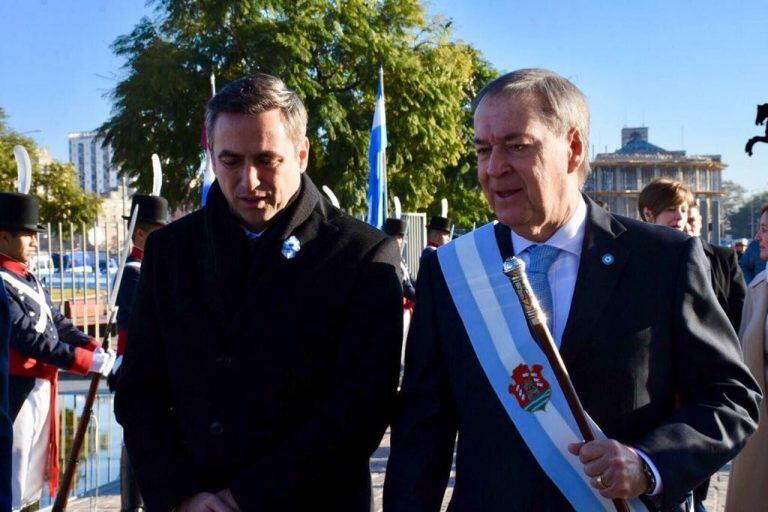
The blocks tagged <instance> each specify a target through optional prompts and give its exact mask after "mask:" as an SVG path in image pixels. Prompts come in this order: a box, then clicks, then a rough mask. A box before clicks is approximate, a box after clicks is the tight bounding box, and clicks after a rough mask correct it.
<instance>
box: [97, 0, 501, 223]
mask: <svg viewBox="0 0 768 512" xmlns="http://www.w3.org/2000/svg"><path fill="white" fill-rule="evenodd" d="M154 5H155V8H156V10H155V12H156V14H157V19H156V20H150V19H146V18H145V19H143V20H142V21H141V22H140V23H139V24H138V25H137V26H136V27H135V28H134V29H133V31H132V32H131V33H130V34H128V35H125V36H122V37H120V38H118V39H117V40H116V41H115V43H114V45H113V49H114V51H115V52H116V54H117V55H119V56H121V57H124V58H125V59H126V64H125V71H126V76H125V78H124V79H123V80H122V81H121V82H120V83H119V84H118V85H117V87H116V88H115V90H114V91H113V94H112V97H113V101H114V109H113V115H112V117H111V118H110V119H109V120H108V121H107V122H106V123H105V124H104V125H103V126H102V127H101V129H100V131H101V133H102V134H103V135H104V136H105V137H106V139H107V141H109V142H111V143H112V148H113V149H114V152H115V160H116V163H117V164H118V165H119V166H120V167H121V168H122V169H123V172H124V173H126V174H127V175H128V176H130V177H131V178H132V179H133V181H134V184H135V185H136V186H137V187H138V188H139V190H142V191H148V190H149V188H150V183H151V166H150V164H149V163H150V155H151V154H152V153H153V152H156V153H158V154H159V155H161V157H162V158H163V159H164V160H166V163H165V164H164V166H163V169H164V174H165V180H166V187H164V189H163V190H164V195H167V197H168V199H169V201H170V202H171V204H172V205H173V206H192V205H196V204H197V198H198V197H199V188H198V187H199V179H197V176H198V175H199V170H200V147H199V141H200V137H201V130H202V121H203V112H204V104H205V102H206V101H207V99H208V97H209V96H210V90H209V82H208V77H209V75H210V72H211V70H213V71H215V74H216V78H217V83H218V84H219V86H221V85H223V84H225V83H227V82H229V81H230V80H232V79H234V78H237V77H239V76H242V75H244V74H248V73H254V72H259V71H262V72H268V73H272V74H275V75H277V76H280V77H281V78H282V79H283V80H285V82H286V83H287V84H288V86H289V87H291V88H293V89H294V90H296V91H297V92H298V93H299V95H300V96H301V97H302V98H303V99H304V100H305V103H306V105H307V109H308V110H309V127H308V134H309V138H310V144H311V148H310V154H311V157H310V166H309V173H310V175H311V176H312V178H313V179H314V181H315V182H316V183H317V184H318V185H323V184H325V185H328V186H330V187H331V188H332V189H333V190H334V191H335V192H336V195H337V196H338V197H339V199H340V201H341V203H342V205H343V206H344V207H345V208H346V209H347V210H348V211H350V212H352V213H361V212H363V211H365V210H366V209H367V205H366V201H365V195H366V187H367V178H368V143H369V136H370V134H369V132H370V127H371V121H372V118H373V106H374V100H375V94H376V87H377V80H378V68H379V65H381V66H383V68H384V81H385V97H386V106H387V130H388V140H389V148H388V151H387V159H388V162H387V168H388V177H389V192H390V197H392V196H394V195H397V196H399V197H400V199H401V201H402V203H403V207H404V210H405V211H416V210H419V211H424V210H426V209H427V208H428V207H429V206H430V205H432V204H434V203H436V202H437V201H439V199H440V198H441V197H443V196H445V197H448V200H449V203H450V205H451V210H450V214H451V216H452V217H454V218H456V219H461V220H462V221H465V222H470V221H471V220H476V219H477V220H481V219H483V220H484V219H485V218H486V217H487V215H488V213H489V212H488V208H487V206H485V204H484V202H483V201H482V200H481V197H480V195H479V190H478V187H477V183H476V179H475V178H474V170H473V169H474V156H473V154H472V148H471V145H470V143H469V142H470V141H471V136H470V132H471V117H470V112H469V101H470V99H471V97H472V96H473V95H474V93H475V92H476V91H477V90H478V87H479V85H481V84H482V83H483V82H485V81H486V80H487V78H489V77H490V76H492V75H493V74H494V72H493V69H492V68H491V67H490V65H489V64H488V63H487V62H485V61H483V60H482V58H481V57H480V55H479V54H478V52H477V50H475V49H474V48H472V47H471V46H469V45H467V44H464V43H462V42H457V41H455V40H453V39H451V33H450V22H447V23H446V22H445V20H443V19H441V18H439V17H436V18H430V17H428V16H427V14H426V13H425V10H424V7H423V6H422V5H421V3H420V2H419V1H418V0H383V1H373V0H347V1H330V2H329V1H328V0H300V1H286V0H281V1H256V0H237V1H228V2H222V1H217V0H155V1H154ZM190 183H192V184H193V186H190ZM166 191H167V192H166Z"/></svg>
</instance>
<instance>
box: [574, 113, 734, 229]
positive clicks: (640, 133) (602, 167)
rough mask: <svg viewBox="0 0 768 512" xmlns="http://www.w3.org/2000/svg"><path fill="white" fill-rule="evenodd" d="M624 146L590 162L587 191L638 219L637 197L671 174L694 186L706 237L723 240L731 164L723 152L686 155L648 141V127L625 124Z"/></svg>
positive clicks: (621, 213) (611, 206)
mask: <svg viewBox="0 0 768 512" xmlns="http://www.w3.org/2000/svg"><path fill="white" fill-rule="evenodd" d="M621 142H622V145H621V149H619V150H617V151H614V152H613V153H600V154H598V155H596V157H595V159H594V160H593V161H592V162H591V163H590V165H591V167H592V171H591V172H590V174H589V176H588V177H587V181H586V182H585V184H584V192H585V193H586V194H587V195H589V196H590V197H591V198H592V199H594V200H600V201H604V202H605V203H606V204H607V206H608V208H609V209H610V210H611V212H613V213H616V214H618V215H624V216H627V217H632V218H636V219H639V218H640V212H639V211H638V209H637V198H638V196H639V195H640V191H641V190H642V189H643V187H645V186H646V185H647V184H648V183H650V182H651V181H653V180H654V179H656V178H670V179H673V180H677V181H679V182H681V183H683V184H684V185H685V186H686V187H687V188H688V189H690V190H691V191H692V192H693V194H694V196H695V197H696V200H697V202H698V203H699V207H700V210H701V215H702V220H703V226H704V228H703V230H702V235H701V236H702V238H704V239H706V240H708V241H710V242H712V243H720V240H721V238H723V235H724V234H723V233H722V232H721V225H722V223H721V218H720V198H721V197H722V196H723V195H724V193H723V192H722V171H723V169H725V168H726V167H727V165H726V164H724V163H723V162H722V161H721V158H720V155H686V153H685V151H667V150H665V149H662V148H660V147H658V146H655V145H653V144H651V143H650V142H648V128H647V127H639V128H622V130H621Z"/></svg>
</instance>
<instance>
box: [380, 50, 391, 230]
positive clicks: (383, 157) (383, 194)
mask: <svg viewBox="0 0 768 512" xmlns="http://www.w3.org/2000/svg"><path fill="white" fill-rule="evenodd" d="M379 87H381V104H382V107H384V105H385V103H384V66H382V65H381V64H379ZM381 125H382V126H383V127H384V130H385V131H384V134H385V135H384V137H385V138H386V126H387V122H386V109H385V108H382V109H381ZM385 140H386V139H385ZM385 148H386V143H385V144H384V145H383V147H382V149H381V189H382V192H381V203H382V208H383V215H382V216H381V224H382V226H383V225H384V221H385V220H386V219H387V217H389V208H388V204H389V201H388V199H389V197H388V196H389V190H388V186H389V183H387V152H386V151H385Z"/></svg>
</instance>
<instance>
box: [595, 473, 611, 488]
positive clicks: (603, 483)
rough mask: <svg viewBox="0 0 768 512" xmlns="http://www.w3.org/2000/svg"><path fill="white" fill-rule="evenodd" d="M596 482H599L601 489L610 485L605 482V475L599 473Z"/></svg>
mask: <svg viewBox="0 0 768 512" xmlns="http://www.w3.org/2000/svg"><path fill="white" fill-rule="evenodd" d="M595 482H597V486H598V487H599V488H601V489H607V488H608V486H607V485H606V484H605V482H603V475H597V478H595Z"/></svg>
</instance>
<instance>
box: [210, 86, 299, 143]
mask: <svg viewBox="0 0 768 512" xmlns="http://www.w3.org/2000/svg"><path fill="white" fill-rule="evenodd" d="M276 108H277V109H280V113H281V114H282V116H283V122H284V123H285V127H286V130H287V131H288V135H289V136H290V138H291V140H292V141H293V143H294V144H295V145H296V147H298V146H299V145H300V144H301V143H302V142H303V141H304V137H306V135H307V109H306V108H305V107H304V103H302V101H301V98H299V95H298V94H296V93H295V92H294V91H292V90H291V89H289V88H288V86H286V85H285V82H283V81H282V80H280V79H279V78H277V77H276V76H272V75H268V74H266V73H256V74H255V75H247V76H243V77H240V78H238V79H237V80H234V81H232V82H230V83H228V84H227V85H226V87H224V88H223V89H222V90H220V91H219V92H218V93H217V94H216V96H214V97H213V98H211V99H210V101H209V102H208V104H207V105H206V107H205V130H206V134H207V137H208V145H209V146H211V147H213V129H214V128H215V126H216V118H217V117H218V115H219V114H220V113H222V112H227V113H230V114H260V113H262V112H266V111H268V110H273V109H276Z"/></svg>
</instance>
